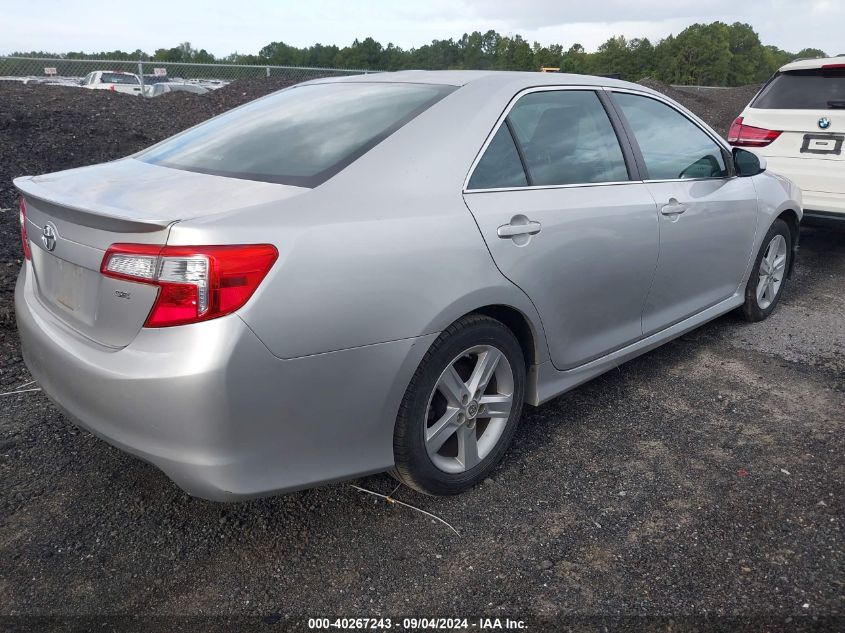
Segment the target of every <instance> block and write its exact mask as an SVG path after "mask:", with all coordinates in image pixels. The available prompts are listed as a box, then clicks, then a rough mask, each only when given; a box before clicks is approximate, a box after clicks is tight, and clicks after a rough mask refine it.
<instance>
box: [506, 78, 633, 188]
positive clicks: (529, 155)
mask: <svg viewBox="0 0 845 633" xmlns="http://www.w3.org/2000/svg"><path fill="white" fill-rule="evenodd" d="M508 120H509V121H510V123H511V126H512V128H513V131H514V135H515V136H516V140H517V142H518V143H519V144H520V146H521V147H522V151H523V155H524V156H525V166H526V168H527V169H528V176H529V181H530V184H531V185H571V184H588V183H598V182H617V181H622V180H628V169H627V167H626V166H625V158H624V157H623V155H622V148H621V147H620V146H619V140H618V139H617V138H616V133H615V132H614V131H613V126H612V125H611V123H610V119H609V118H608V117H607V113H606V112H605V110H604V107H603V106H602V104H601V101H599V98H598V96H597V95H596V93H595V92H593V91H591V90H552V91H548V92H532V93H529V94H527V95H525V96H524V97H522V98H521V99H520V100H519V101H518V102H517V103H516V105H515V106H514V107H513V109H512V110H511V112H510V114H509V115H508Z"/></svg>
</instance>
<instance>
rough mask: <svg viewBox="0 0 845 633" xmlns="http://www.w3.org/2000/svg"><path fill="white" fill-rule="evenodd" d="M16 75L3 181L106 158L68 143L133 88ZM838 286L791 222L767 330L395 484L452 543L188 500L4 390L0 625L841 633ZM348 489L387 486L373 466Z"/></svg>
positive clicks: (121, 120)
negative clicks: (332, 623)
mask: <svg viewBox="0 0 845 633" xmlns="http://www.w3.org/2000/svg"><path fill="white" fill-rule="evenodd" d="M24 88H25V89H26V90H30V91H31V90H32V89H33V87H14V88H10V87H7V86H0V141H2V142H0V148H2V149H0V152H1V153H2V155H0V165H2V167H0V172H2V173H0V187H8V181H9V178H10V177H11V176H13V175H18V174H19V173H32V172H31V171H30V170H38V169H40V170H42V171H50V170H53V169H58V168H62V167H67V166H71V165H73V164H77V163H78V164H86V163H88V162H96V161H99V160H104V159H106V158H107V156H106V155H105V154H106V153H107V152H104V153H102V154H96V155H94V154H93V153H89V152H88V150H87V148H89V147H91V146H92V143H90V142H89V141H88V140H87V138H83V137H87V135H88V134H90V133H92V132H91V131H92V130H93V133H95V134H96V132H97V130H106V129H113V128H114V127H115V126H116V127H118V128H120V129H123V126H125V125H128V123H127V121H126V116H125V115H124V114H121V113H122V112H123V110H121V107H122V105H123V104H121V103H120V102H118V101H116V99H118V98H120V99H124V98H126V99H133V97H125V96H123V95H103V96H104V97H106V101H104V102H103V103H105V104H106V105H104V106H103V108H104V110H103V114H102V116H101V118H102V117H104V118H102V121H104V122H105V123H101V122H98V119H97V115H96V113H95V114H94V115H93V117H92V116H90V115H89V116H88V118H85V119H84V120H83V119H79V120H77V119H75V118H74V117H76V116H77V113H76V110H75V109H74V107H67V108H66V107H65V104H63V102H62V99H61V98H60V96H59V94H60V92H64V91H73V95H77V97H78V98H79V99H88V97H85V96H78V95H79V93H82V92H84V91H82V90H74V89H70V88H69V89H61V88H55V87H43V86H40V87H39V86H36V87H35V88H36V89H38V92H37V96H36V97H32V96H26V95H25V96H23V97H21V96H20V95H21V94H23V93H22V92H21V91H22V90H24ZM236 89H237V88H232V90H236ZM242 92H244V90H242ZM70 94H71V92H68V95H70ZM250 94H251V95H252V96H254V93H250ZM98 96H99V95H98ZM171 96H172V97H178V98H179V99H178V100H173V105H172V107H173V108H174V110H173V112H183V115H184V117H185V118H186V119H185V120H187V119H188V118H191V117H200V116H202V117H204V116H208V115H210V114H212V113H213V112H214V111H217V110H216V109H215V108H218V106H214V107H211V106H208V108H209V109H208V110H203V109H201V108H200V107H199V106H197V107H194V106H193V105H191V108H192V110H191V112H190V113H187V112H184V111H185V110H187V108H188V104H193V103H194V101H188V100H187V99H182V98H181V97H196V95H185V94H184V93H178V94H174V95H167V96H165V97H163V98H162V99H167V98H168V97H171ZM246 96H247V95H242V97H244V98H245V97H246ZM218 98H220V99H222V98H223V97H218ZM232 99H233V102H232V103H231V104H228V103H227V104H226V105H234V103H235V102H238V100H239V97H238V95H237V94H236V93H233V97H232ZM737 100H738V101H741V98H739V97H738V98H737ZM113 102H114V103H113ZM36 103H37V104H40V105H35V104H36ZM149 103H150V102H141V101H140V100H139V102H138V103H137V104H136V103H133V106H138V107H147V106H146V105H144V104H149ZM163 103H164V102H163ZM200 103H204V102H200ZM114 104H118V105H114ZM113 106H114V107H113ZM36 107H37V108H41V110H40V111H41V112H45V113H49V118H50V119H51V122H50V123H49V124H48V123H46V122H43V121H41V122H39V121H36V119H37V116H36V111H34V110H33V108H36ZM81 107H82V106H80V108H81ZM85 107H87V106H85ZM156 107H162V108H164V107H165V106H156ZM167 107H171V106H170V105H169V104H168V106H167ZM204 107H205V106H204ZM221 107H222V106H221ZM168 112H169V111H168ZM147 114H149V113H147ZM147 114H144V116H146V115H147ZM735 115H736V113H733V114H732V115H730V116H731V118H732V116H735ZM140 116H142V115H139V114H137V113H136V114H133V115H132V117H135V118H136V119H137V120H138V121H140V119H139V118H138V117H140ZM149 116H154V117H155V118H154V119H153V120H156V121H161V122H162V129H163V128H164V127H166V126H167V125H168V124H170V123H172V121H171V120H170V119H169V118H168V117H170V116H171V115H170V114H167V113H154V114H150V115H149ZM173 116H175V115H173ZM180 116H182V115H180ZM21 121H28V123H25V124H24V125H23V128H22V129H21ZM182 122H184V121H182V120H181V119H180V124H181V123H182ZM48 125H49V126H52V127H50V129H49V130H45V129H42V128H45V127H46V126H48ZM89 125H90V126H91V127H90V128H88V127H85V128H84V134H83V127H82V126H89ZM147 125H149V124H147V123H143V122H139V123H138V126H137V128H131V129H130V130H128V131H126V134H125V135H124V136H121V137H120V138H119V139H118V140H116V141H114V142H115V143H116V147H118V148H119V150H120V152H121V153H127V152H129V151H133V150H134V149H135V148H137V147H140V146H143V145H144V144H147V143H150V142H152V141H153V140H156V138H157V137H158V136H160V135H161V134H163V132H162V131H161V130H160V129H158V128H157V129H156V131H152V130H150V129H148V128H147V127H145V126H147ZM39 126H40V127H39ZM130 127H131V126H130ZM174 127H175V125H174ZM27 129H29V130H31V131H32V135H31V136H30V135H29V133H28V132H27ZM132 130H135V131H132ZM174 131H176V130H175V129H171V128H167V134H170V133H172V132H174ZM50 134H52V135H53V140H52V143H53V144H52V145H50V146H48V147H41V146H40V145H39V142H40V141H38V139H39V138H44V136H47V135H50ZM133 134H136V135H142V136H143V138H140V137H138V138H135V137H133ZM38 135H41V136H38ZM110 138H111V137H110ZM9 139H19V140H17V141H15V143H18V144H17V145H9ZM113 151H116V150H113ZM10 164H11V165H12V167H9V165H10ZM10 169H11V170H12V171H9V170H10ZM14 170H18V171H17V172H15V171H14ZM13 205H14V198H13V196H12V194H11V191H10V190H9V189H4V190H3V191H2V192H0V207H4V208H12V207H13ZM16 221H17V218H16V209H12V210H11V211H6V212H4V213H0V231H1V233H0V302H2V303H0V309H3V310H6V312H5V316H3V314H4V313H3V312H0V386H2V389H0V391H4V392H5V391H8V390H10V389H12V388H14V387H16V386H18V385H21V384H23V383H25V382H27V381H28V380H30V377H29V375H28V373H27V371H26V369H25V367H24V366H23V363H22V362H21V358H20V351H19V347H18V341H17V335H16V332H15V329H14V322H13V318H12V314H11V311H10V310H11V291H12V288H13V284H14V278H15V276H16V274H17V270H18V267H19V263H20V262H19V257H20V255H19V242H18V235H17V224H16ZM843 279H845V233H835V232H831V231H827V230H820V229H812V228H807V229H803V230H802V236H801V250H800V253H799V257H798V260H797V263H796V268H795V274H794V278H793V279H792V280H791V282H790V283H789V284H788V286H787V287H786V290H785V294H784V296H783V299H782V302H781V303H780V305H779V306H778V309H777V310H776V311H775V313H774V314H773V316H772V317H771V318H770V319H768V320H767V321H765V322H763V323H759V324H753V325H752V324H747V323H745V322H743V321H741V320H739V319H738V318H737V317H736V316H734V315H727V316H725V317H722V318H720V319H717V320H716V321H714V322H712V323H710V324H708V325H706V326H705V327H703V328H701V329H699V330H697V331H694V332H692V333H690V334H688V335H686V336H684V337H682V338H680V339H678V340H676V341H674V342H672V343H670V344H668V345H666V346H664V347H661V348H659V349H657V350H655V351H654V352H651V353H650V354H647V355H645V356H643V357H641V358H639V359H637V360H635V361H632V362H630V363H628V364H626V365H623V366H622V367H620V368H619V369H618V370H616V371H613V372H611V373H608V374H606V375H604V376H602V377H600V378H598V379H596V380H594V381H592V382H590V383H588V384H586V385H584V386H582V387H580V388H578V389H576V390H574V391H572V392H570V393H568V394H566V395H564V396H562V397H559V398H557V399H555V400H553V401H551V402H549V403H547V404H545V405H543V406H541V407H539V408H536V409H534V408H530V407H529V408H527V409H526V414H525V417H524V420H523V422H522V425H521V427H520V429H519V431H518V432H517V435H516V438H515V440H514V444H513V448H512V449H511V450H510V452H509V454H508V456H507V457H506V460H505V462H504V463H503V464H502V465H501V466H500V467H499V468H498V469H497V470H496V471H495V473H494V474H493V476H492V477H491V478H490V479H489V480H488V481H487V482H485V484H484V485H482V486H480V487H478V488H477V489H474V490H472V491H470V492H469V493H466V494H464V495H461V496H458V497H454V498H447V499H441V498H430V497H424V496H421V495H418V494H416V493H414V492H413V491H411V490H409V489H407V488H400V489H399V490H397V491H396V492H395V496H396V498H398V499H400V500H402V501H405V502H407V503H410V504H413V505H415V506H418V507H419V508H421V509H424V510H426V511H428V512H431V513H434V514H436V515H437V516H439V517H442V518H443V519H444V520H446V521H448V522H449V523H450V524H451V525H452V526H454V528H455V529H456V530H457V531H458V532H459V535H456V534H455V533H453V532H452V531H450V530H449V529H448V528H447V527H445V526H444V525H442V524H440V523H437V522H436V521H434V520H432V519H429V518H428V517H426V516H424V515H421V514H419V513H417V512H415V511H414V510H411V509H408V508H405V507H399V506H391V505H388V504H386V503H385V502H384V501H382V500H379V499H376V498H375V497H372V496H369V495H365V494H363V493H361V492H358V491H356V490H355V489H353V488H352V487H350V486H349V485H348V484H337V485H333V486H327V487H323V488H319V489H315V490H309V491H304V492H300V493H295V494H291V495H287V496H283V497H276V498H270V499H262V500H256V501H250V502H246V503H239V504H214V503H210V502H206V501H202V500H197V499H192V498H191V497H189V496H187V495H186V494H184V493H183V492H181V491H180V490H179V489H178V488H176V487H175V485H173V484H172V483H171V482H170V481H169V480H168V479H167V478H166V477H165V476H164V475H162V474H161V473H160V472H159V471H158V470H157V469H155V468H154V467H153V466H150V465H148V464H146V463H144V462H141V461H138V460H137V459H135V458H133V457H130V456H128V455H126V454H124V453H122V452H120V451H118V450H116V449H114V448H112V447H110V446H109V445H108V444H106V443H104V442H102V441H100V440H98V439H96V438H94V437H93V436H91V435H90V434H88V433H87V432H85V431H81V430H79V429H77V428H75V427H74V426H72V425H71V424H70V423H69V422H68V421H67V420H65V419H64V418H63V417H62V415H61V414H60V413H59V412H58V411H57V410H56V409H55V408H54V407H53V406H52V405H51V404H50V403H49V402H48V400H47V399H46V397H44V396H43V395H42V394H41V393H39V392H31V393H26V394H21V395H15V396H4V397H2V398H0V407H2V408H1V409H0V411H2V413H0V630H43V629H48V628H63V629H66V630H80V631H82V630H116V631H122V630H169V631H173V630H218V629H221V630H223V629H225V630H242V629H243V628H244V627H246V626H249V627H251V628H259V629H261V630H265V629H266V630H268V631H275V630H296V631H299V630H307V628H308V627H307V620H306V618H308V617H332V618H333V617H337V616H340V617H350V616H370V617H376V616H383V617H392V618H393V619H394V627H393V628H394V629H396V630H402V629H401V628H398V624H399V623H401V617H403V616H417V617H470V618H472V617H476V616H482V615H484V616H490V617H500V618H504V617H511V618H512V619H513V618H525V619H527V622H528V629H527V630H535V631H539V630H596V631H603V630H616V629H625V630H637V631H639V630H660V631H682V630H696V631H702V630H724V631H735V630H747V631H756V632H762V631H792V630H819V631H833V630H843V628H845V608H843V607H845V602H843V595H845V591H843V590H844V589H845V587H843V584H844V583H845V573H843V570H844V569H845V552H843V535H842V529H843V498H845V497H843V481H845V460H843V455H845V434H844V433H843V422H845V292H843V291H845V282H843ZM352 483H354V484H356V485H359V486H363V487H366V488H368V489H370V490H373V491H378V492H381V493H389V492H391V491H392V490H393V489H394V488H395V482H394V481H393V480H392V479H390V478H389V477H387V476H385V475H380V476H374V477H368V478H365V479H362V480H358V481H355V482H352ZM39 616H41V617H42V619H38V617H39ZM95 618H96V619H95ZM108 618H110V619H108ZM132 618H134V619H132ZM470 622H474V620H470ZM470 630H481V629H479V628H478V626H475V627H472V626H471V627H470Z"/></svg>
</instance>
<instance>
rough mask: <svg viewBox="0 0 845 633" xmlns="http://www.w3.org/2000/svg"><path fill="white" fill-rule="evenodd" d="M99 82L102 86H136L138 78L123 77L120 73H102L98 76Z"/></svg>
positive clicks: (133, 76) (132, 76) (131, 76)
mask: <svg viewBox="0 0 845 633" xmlns="http://www.w3.org/2000/svg"><path fill="white" fill-rule="evenodd" d="M100 81H101V82H102V83H104V84H136V85H137V84H138V83H140V82H139V81H138V78H137V77H136V76H135V75H123V74H121V73H103V74H102V75H101V76H100Z"/></svg>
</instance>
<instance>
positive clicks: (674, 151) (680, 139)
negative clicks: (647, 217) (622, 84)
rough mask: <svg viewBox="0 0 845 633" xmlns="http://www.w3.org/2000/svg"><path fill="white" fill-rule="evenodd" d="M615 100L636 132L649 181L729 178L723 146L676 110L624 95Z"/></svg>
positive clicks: (618, 95) (651, 100) (646, 98)
mask: <svg viewBox="0 0 845 633" xmlns="http://www.w3.org/2000/svg"><path fill="white" fill-rule="evenodd" d="M613 97H614V99H615V100H616V102H617V103H618V104H619V106H620V107H621V108H622V112H623V114H624V115H625V118H626V119H627V120H628V123H629V124H630V126H631V128H632V130H633V131H634V136H635V137H636V139H637V144H638V145H639V146H640V150H641V151H642V154H643V159H644V160H645V165H646V169H647V170H648V178H649V180H677V179H680V178H724V177H726V176H727V175H728V170H727V165H726V163H725V157H724V155H723V153H722V148H721V146H720V145H719V144H718V143H716V141H714V140H713V139H712V138H710V136H709V135H708V134H706V133H705V132H704V130H702V129H701V128H700V127H698V126H697V125H696V124H695V123H693V122H692V121H690V120H689V119H688V118H686V117H685V116H684V115H683V114H681V113H680V112H678V111H677V110H675V108H672V107H669V106H668V105H666V104H665V103H662V102H660V101H657V100H656V99H651V98H649V97H642V96H639V95H634V94H629V93H625V92H620V93H614V95H613Z"/></svg>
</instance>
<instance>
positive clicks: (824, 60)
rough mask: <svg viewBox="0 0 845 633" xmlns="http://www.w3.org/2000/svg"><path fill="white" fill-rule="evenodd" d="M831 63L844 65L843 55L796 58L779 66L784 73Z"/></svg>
mask: <svg viewBox="0 0 845 633" xmlns="http://www.w3.org/2000/svg"><path fill="white" fill-rule="evenodd" d="M833 64H837V65H838V64H842V65H845V55H840V56H838V57H819V58H816V59H798V60H795V61H794V62H790V63H789V64H786V65H785V66H781V68H780V72H782V73H784V72H788V71H790V70H811V69H813V68H821V67H822V66H828V65H833Z"/></svg>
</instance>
